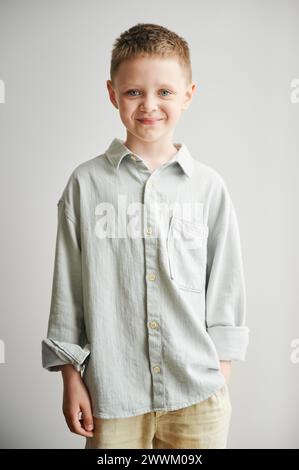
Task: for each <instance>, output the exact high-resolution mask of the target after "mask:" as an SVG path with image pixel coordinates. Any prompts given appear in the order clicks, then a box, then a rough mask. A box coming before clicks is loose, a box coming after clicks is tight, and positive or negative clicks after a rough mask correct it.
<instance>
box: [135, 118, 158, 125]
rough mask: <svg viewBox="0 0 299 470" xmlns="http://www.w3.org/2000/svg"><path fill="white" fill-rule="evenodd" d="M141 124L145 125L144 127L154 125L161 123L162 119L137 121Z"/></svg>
mask: <svg viewBox="0 0 299 470" xmlns="http://www.w3.org/2000/svg"><path fill="white" fill-rule="evenodd" d="M137 121H139V122H140V123H141V124H146V125H154V124H156V123H157V122H159V121H162V119H137Z"/></svg>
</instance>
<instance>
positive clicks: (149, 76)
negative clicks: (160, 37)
mask: <svg viewBox="0 0 299 470" xmlns="http://www.w3.org/2000/svg"><path fill="white" fill-rule="evenodd" d="M143 59H144V58H143V57H142V58H140V59H130V60H127V61H124V62H123V63H122V64H121V65H120V68H119V70H118V73H117V74H116V82H118V84H119V85H126V86H143V85H145V84H146V83H149V82H150V84H151V85H154V86H163V87H174V86H178V82H180V81H181V80H182V79H183V71H182V70H181V74H180V73H178V70H175V71H174V67H175V68H178V67H180V64H179V63H178V62H177V61H176V60H175V59H169V58H167V59H163V58H145V60H147V59H148V60H151V61H153V60H156V63H155V64H153V62H151V63H150V64H148V65H149V67H145V63H144V62H140V61H142V60H143ZM157 68H159V78H157V73H156V71H157ZM174 72H175V73H174Z"/></svg>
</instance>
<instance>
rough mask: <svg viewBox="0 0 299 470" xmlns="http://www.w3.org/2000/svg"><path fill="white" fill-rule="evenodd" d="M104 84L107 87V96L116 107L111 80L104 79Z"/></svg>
mask: <svg viewBox="0 0 299 470" xmlns="http://www.w3.org/2000/svg"><path fill="white" fill-rule="evenodd" d="M106 86H107V89H108V93H109V98H110V101H111V103H112V104H113V106H115V107H116V108H118V105H117V101H116V98H115V91H114V89H113V86H112V81H111V80H107V81H106Z"/></svg>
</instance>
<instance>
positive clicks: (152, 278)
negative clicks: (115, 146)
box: [144, 181, 165, 408]
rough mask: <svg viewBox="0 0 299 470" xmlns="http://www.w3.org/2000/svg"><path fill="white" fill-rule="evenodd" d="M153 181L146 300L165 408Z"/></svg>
mask: <svg viewBox="0 0 299 470" xmlns="http://www.w3.org/2000/svg"><path fill="white" fill-rule="evenodd" d="M152 188H153V184H152V182H151V181H149V182H148V183H145V191H144V210H145V212H146V215H147V217H146V219H145V220H144V252H145V267H146V294H147V295H146V299H147V320H148V330H147V331H148V346H149V362H150V367H151V371H152V383H153V405H154V407H155V408H163V407H164V404H165V397H164V380H163V367H162V363H161V360H162V356H161V351H162V339H161V330H160V328H159V327H158V326H159V323H160V319H159V314H160V312H159V308H160V306H159V289H160V286H159V276H158V273H157V265H158V260H157V256H158V253H157V250H158V243H157V238H156V236H155V232H156V230H155V228H156V226H157V223H158V222H157V221H155V218H156V216H155V210H153V211H152V210H151V203H153V202H159V201H156V198H157V194H155V192H154V191H153V190H152Z"/></svg>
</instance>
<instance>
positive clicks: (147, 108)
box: [107, 57, 196, 142]
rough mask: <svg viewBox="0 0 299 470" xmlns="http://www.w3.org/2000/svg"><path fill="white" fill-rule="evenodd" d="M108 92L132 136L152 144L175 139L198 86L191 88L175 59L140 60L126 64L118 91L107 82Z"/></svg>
mask: <svg viewBox="0 0 299 470" xmlns="http://www.w3.org/2000/svg"><path fill="white" fill-rule="evenodd" d="M107 88H108V91H109V97H110V101H111V102H112V104H113V105H114V106H115V107H116V108H118V109H119V113H120V117H121V120H122V122H123V124H124V126H125V127H126V129H127V131H128V133H129V134H131V135H132V137H133V136H135V138H137V139H139V140H142V141H146V142H150V141H156V140H159V139H163V137H166V136H171V135H172V133H173V131H174V129H175V127H176V125H177V123H178V121H179V119H180V116H181V113H182V111H183V110H185V109H187V108H188V107H189V105H190V103H191V100H192V96H193V93H194V91H195V89H196V85H195V83H191V84H189V85H187V80H186V76H185V74H184V70H183V69H182V67H181V65H180V64H179V62H178V61H177V60H176V59H175V58H171V59H170V58H161V57H138V58H135V59H130V60H127V61H124V62H122V63H121V64H120V66H119V69H118V71H117V74H116V76H115V84H114V87H113V85H112V82H111V81H110V80H107ZM142 119H143V120H144V119H151V120H152V121H142Z"/></svg>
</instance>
